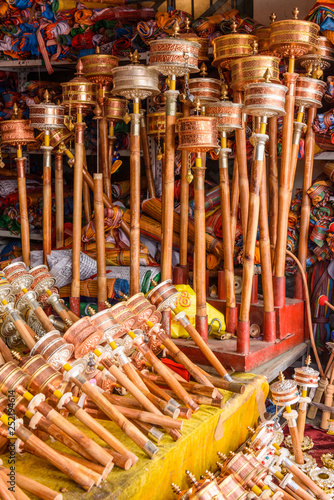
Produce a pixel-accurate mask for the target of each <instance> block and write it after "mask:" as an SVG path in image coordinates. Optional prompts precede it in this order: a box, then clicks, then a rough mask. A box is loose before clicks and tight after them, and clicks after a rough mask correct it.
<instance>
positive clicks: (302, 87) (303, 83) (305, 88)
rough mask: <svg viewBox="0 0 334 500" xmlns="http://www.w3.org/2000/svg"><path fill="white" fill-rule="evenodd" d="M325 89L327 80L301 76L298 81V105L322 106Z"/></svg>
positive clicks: (308, 106) (307, 106)
mask: <svg viewBox="0 0 334 500" xmlns="http://www.w3.org/2000/svg"><path fill="white" fill-rule="evenodd" d="M325 90H326V82H323V81H322V80H316V79H315V78H309V77H307V76H299V77H298V79H297V82H296V95H295V104H296V106H299V107H301V106H303V107H304V108H310V107H315V108H321V106H322V97H323V95H324V93H325Z"/></svg>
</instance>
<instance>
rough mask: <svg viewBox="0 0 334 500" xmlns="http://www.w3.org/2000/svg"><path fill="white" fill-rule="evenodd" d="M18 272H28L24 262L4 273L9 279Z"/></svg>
mask: <svg viewBox="0 0 334 500" xmlns="http://www.w3.org/2000/svg"><path fill="white" fill-rule="evenodd" d="M2 123H3V122H2ZM18 271H24V272H27V268H26V265H25V264H24V262H13V263H12V264H8V266H6V267H4V268H3V273H4V275H5V276H6V277H7V278H8V276H10V275H12V274H13V273H15V272H18Z"/></svg>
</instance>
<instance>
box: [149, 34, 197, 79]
mask: <svg viewBox="0 0 334 500" xmlns="http://www.w3.org/2000/svg"><path fill="white" fill-rule="evenodd" d="M199 49H200V45H199V43H197V42H191V41H189V40H186V39H182V38H172V37H171V38H160V39H158V40H152V41H151V42H150V66H151V67H153V68H155V69H156V70H158V71H159V72H160V73H162V74H163V75H166V76H172V75H174V76H175V77H180V76H184V75H185V74H187V73H197V72H198V56H199Z"/></svg>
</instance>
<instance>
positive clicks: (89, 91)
mask: <svg viewBox="0 0 334 500" xmlns="http://www.w3.org/2000/svg"><path fill="white" fill-rule="evenodd" d="M76 69H77V72H76V76H75V77H74V78H73V79H72V80H70V81H69V82H66V83H62V84H61V86H62V88H63V104H64V105H65V106H67V107H69V106H73V107H77V106H78V107H82V108H83V109H90V108H91V107H92V106H95V104H96V89H97V86H96V83H92V82H90V81H89V80H87V78H85V77H84V76H83V62H82V61H81V59H79V61H78V64H77V66H76Z"/></svg>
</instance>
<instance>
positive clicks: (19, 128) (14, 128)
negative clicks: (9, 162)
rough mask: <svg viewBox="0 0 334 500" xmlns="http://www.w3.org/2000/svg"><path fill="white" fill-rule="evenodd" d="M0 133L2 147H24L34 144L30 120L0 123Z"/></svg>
mask: <svg viewBox="0 0 334 500" xmlns="http://www.w3.org/2000/svg"><path fill="white" fill-rule="evenodd" d="M0 133H1V144H2V145H3V146H24V145H25V144H29V143H32V142H35V136H34V129H33V128H32V127H31V125H30V120H5V121H3V122H0Z"/></svg>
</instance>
